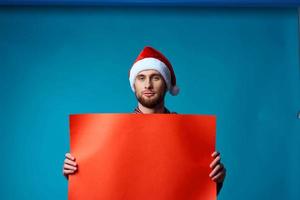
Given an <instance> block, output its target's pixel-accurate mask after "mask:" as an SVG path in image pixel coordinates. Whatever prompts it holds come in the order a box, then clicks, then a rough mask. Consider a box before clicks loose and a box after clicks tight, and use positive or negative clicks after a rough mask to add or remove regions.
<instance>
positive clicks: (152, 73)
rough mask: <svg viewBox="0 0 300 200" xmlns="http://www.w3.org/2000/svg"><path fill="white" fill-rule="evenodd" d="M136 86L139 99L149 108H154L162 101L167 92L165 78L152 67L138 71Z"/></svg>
mask: <svg viewBox="0 0 300 200" xmlns="http://www.w3.org/2000/svg"><path fill="white" fill-rule="evenodd" d="M134 87H135V96H136V98H137V100H138V101H139V102H140V103H141V104H142V105H143V106H145V107H147V108H154V107H156V106H157V105H158V104H160V103H162V102H163V101H164V98H165V94H166V92H167V87H166V83H165V80H164V78H163V77H162V75H161V74H160V73H159V72H158V71H156V70H152V69H151V70H144V71H141V72H140V73H138V75H137V76H136V78H135V82H134Z"/></svg>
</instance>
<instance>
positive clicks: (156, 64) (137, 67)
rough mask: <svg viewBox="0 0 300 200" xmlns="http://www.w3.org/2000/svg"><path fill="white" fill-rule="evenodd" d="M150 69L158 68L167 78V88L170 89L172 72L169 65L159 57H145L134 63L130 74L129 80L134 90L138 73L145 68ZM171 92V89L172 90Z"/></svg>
mask: <svg viewBox="0 0 300 200" xmlns="http://www.w3.org/2000/svg"><path fill="white" fill-rule="evenodd" d="M147 69H148V70H149V69H154V70H157V71H158V72H159V73H160V74H161V75H162V76H163V78H164V79H165V81H166V84H167V88H168V90H170V88H171V87H172V86H171V73H170V70H169V69H168V67H167V66H166V65H165V63H163V62H162V61H160V60H159V59H156V58H144V59H141V60H139V61H137V62H135V63H134V64H133V66H132V67H131V69H130V75H129V82H130V86H131V89H132V91H134V86H133V84H134V81H135V77H136V76H137V75H138V73H140V72H141V71H143V70H147ZM170 92H171V91H170Z"/></svg>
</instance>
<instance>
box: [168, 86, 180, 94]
mask: <svg viewBox="0 0 300 200" xmlns="http://www.w3.org/2000/svg"><path fill="white" fill-rule="evenodd" d="M170 93H171V95H173V96H176V95H177V94H178V93H179V87H177V86H176V85H175V86H173V87H172V88H171V89H170Z"/></svg>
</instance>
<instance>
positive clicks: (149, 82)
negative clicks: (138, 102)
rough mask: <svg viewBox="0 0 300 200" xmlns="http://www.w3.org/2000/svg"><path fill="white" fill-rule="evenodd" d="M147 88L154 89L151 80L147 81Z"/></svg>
mask: <svg viewBox="0 0 300 200" xmlns="http://www.w3.org/2000/svg"><path fill="white" fill-rule="evenodd" d="M145 88H152V82H151V80H150V79H148V80H146V81H145Z"/></svg>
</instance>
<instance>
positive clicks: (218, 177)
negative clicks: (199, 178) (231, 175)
mask: <svg viewBox="0 0 300 200" xmlns="http://www.w3.org/2000/svg"><path fill="white" fill-rule="evenodd" d="M224 177H225V176H224V173H223V172H220V173H218V174H217V175H215V176H214V177H212V179H211V180H213V181H216V182H222V181H223V180H224Z"/></svg>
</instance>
